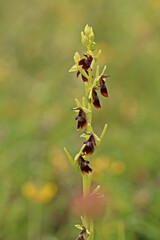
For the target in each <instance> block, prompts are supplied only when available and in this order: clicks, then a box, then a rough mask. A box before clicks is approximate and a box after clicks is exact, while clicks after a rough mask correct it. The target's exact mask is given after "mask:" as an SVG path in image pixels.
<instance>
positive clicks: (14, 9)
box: [0, 0, 160, 240]
mask: <svg viewBox="0 0 160 240" xmlns="http://www.w3.org/2000/svg"><path fill="white" fill-rule="evenodd" d="M0 5H1V6H0V180H1V184H0V240H21V239H23V240H33V239H35V240H68V239H76V236H77V235H78V231H77V229H75V227H74V224H76V223H80V221H79V219H78V218H77V217H75V216H74V215H73V214H72V213H71V212H70V210H69V205H70V204H71V203H70V197H71V195H72V193H74V191H76V190H77V189H78V188H80V187H81V179H80V176H77V175H76V173H75V172H74V171H73V169H72V168H71V167H70V165H69V164H68V163H67V159H66V158H65V156H64V153H63V147H64V146H66V147H67V148H68V149H69V150H70V152H71V154H73V156H74V155H75V154H76V152H77V151H78V149H79V147H80V146H81V143H82V139H79V133H77V131H76V130H75V126H76V123H75V120H74V117H75V113H73V112H72V111H71V108H72V107H74V106H75V105H74V98H75V97H77V98H78V97H81V96H82V94H83V82H82V80H81V79H80V78H79V79H77V78H76V77H75V74H69V73H68V70H69V68H70V67H71V66H72V65H73V55H74V53H75V52H76V51H79V52H80V53H81V54H83V49H82V47H81V42H80V32H81V31H82V30H83V29H84V27H85V25H86V24H89V25H91V26H92V27H93V30H94V33H95V37H96V39H95V40H96V43H97V49H99V48H100V49H102V56H101V59H100V62H99V64H100V65H101V66H103V65H105V64H106V65H107V69H108V70H107V73H110V74H111V78H110V79H109V80H108V89H109V95H110V98H109V99H107V100H106V99H102V98H101V101H102V105H103V107H102V109H101V110H97V111H96V110H95V111H94V128H95V131H96V132H97V133H98V134H99V133H100V132H101V130H102V128H103V125H104V123H105V122H107V123H108V131H107V134H106V136H105V139H104V141H103V143H102V145H101V146H100V147H99V149H98V150H97V152H96V154H95V155H94V156H93V163H91V166H92V164H93V171H94V159H97V158H98V159H97V161H96V166H97V168H99V169H100V171H98V172H97V173H96V177H95V178H94V185H97V184H100V185H101V186H102V189H103V190H104V192H105V195H106V211H105V214H104V215H103V216H102V217H101V218H100V219H98V220H97V222H96V230H95V235H96V240H107V239H109V240H159V239H160V163H159V162H160V159H159V158H160V147H159V142H160V140H159V132H160V125H159V119H160V111H159V103H160V81H159V76H160V65H159V64H160V14H159V12H160V1H159V0H135V1H127V0H119V1H118V0H99V1H96V0H92V1H91V0H89V1H77V0H75V1H73V0H67V1H66V0H61V1H56V0H46V1H43V0H39V1H37V0H33V1H26V0H14V1H11V0H8V1H4V0H1V2H0ZM101 159H103V161H101ZM98 160H99V161H98ZM105 161H107V162H109V167H106V164H105ZM103 164H104V166H105V167H103ZM28 182H32V183H33V184H35V185H36V186H38V187H39V188H38V189H39V191H40V189H41V188H42V186H45V184H47V183H54V184H55V185H56V186H57V188H58V191H57V193H56V194H55V195H54V196H53V197H52V199H50V200H48V201H45V200H44V201H43V200H41V198H40V196H39V195H38V194H40V193H38V190H37V195H38V196H35V197H36V199H31V198H27V197H26V196H25V195H24V194H23V193H22V192H23V190H22V189H23V187H24V186H25V184H26V183H28Z"/></svg>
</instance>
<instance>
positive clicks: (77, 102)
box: [75, 98, 82, 108]
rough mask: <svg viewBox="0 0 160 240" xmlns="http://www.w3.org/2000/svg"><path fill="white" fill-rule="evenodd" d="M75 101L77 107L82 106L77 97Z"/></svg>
mask: <svg viewBox="0 0 160 240" xmlns="http://www.w3.org/2000/svg"><path fill="white" fill-rule="evenodd" d="M75 103H76V105H77V107H80V108H81V107H82V106H81V103H80V101H79V100H78V99H77V98H75Z"/></svg>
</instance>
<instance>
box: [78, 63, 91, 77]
mask: <svg viewBox="0 0 160 240" xmlns="http://www.w3.org/2000/svg"><path fill="white" fill-rule="evenodd" d="M77 68H78V71H79V72H80V73H81V74H82V75H83V76H84V77H85V78H87V79H88V77H89V76H88V75H87V73H86V72H85V71H84V70H83V69H82V67H81V66H79V65H78V66H77Z"/></svg>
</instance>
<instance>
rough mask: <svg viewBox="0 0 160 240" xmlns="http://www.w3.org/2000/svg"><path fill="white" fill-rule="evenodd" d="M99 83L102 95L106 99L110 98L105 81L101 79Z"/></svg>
mask: <svg viewBox="0 0 160 240" xmlns="http://www.w3.org/2000/svg"><path fill="white" fill-rule="evenodd" d="M99 83H100V92H101V94H102V95H103V96H104V97H109V95H108V90H107V87H106V84H105V81H104V80H103V79H102V78H101V79H100V81H99Z"/></svg>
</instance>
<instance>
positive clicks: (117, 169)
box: [109, 160, 126, 175]
mask: <svg viewBox="0 0 160 240" xmlns="http://www.w3.org/2000/svg"><path fill="white" fill-rule="evenodd" d="M125 168H126V166H125V164H124V163H123V162H122V161H119V160H118V161H112V162H111V164H110V167H109V169H110V171H111V172H112V173H113V174H115V175H120V174H122V173H123V172H124V171H125Z"/></svg>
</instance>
